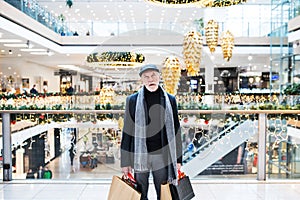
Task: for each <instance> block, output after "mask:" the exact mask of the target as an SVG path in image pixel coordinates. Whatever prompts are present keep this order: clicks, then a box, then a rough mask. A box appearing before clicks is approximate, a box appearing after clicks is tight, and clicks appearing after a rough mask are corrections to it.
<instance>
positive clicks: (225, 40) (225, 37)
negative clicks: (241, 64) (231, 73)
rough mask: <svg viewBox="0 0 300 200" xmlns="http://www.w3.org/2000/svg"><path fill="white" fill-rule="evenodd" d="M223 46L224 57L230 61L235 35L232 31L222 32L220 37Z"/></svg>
mask: <svg viewBox="0 0 300 200" xmlns="http://www.w3.org/2000/svg"><path fill="white" fill-rule="evenodd" d="M220 41H221V42H220V43H221V48H222V52H223V58H224V59H225V60H226V61H229V60H230V58H231V57H232V50H233V47H234V37H233V34H232V33H231V32H230V31H225V32H223V33H222V36H221V38H220Z"/></svg>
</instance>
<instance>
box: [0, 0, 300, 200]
mask: <svg viewBox="0 0 300 200" xmlns="http://www.w3.org/2000/svg"><path fill="white" fill-rule="evenodd" d="M145 64H155V65H156V66H157V67H158V68H159V70H160V75H161V82H160V83H161V86H162V87H163V88H164V89H165V90H166V91H167V92H168V93H170V94H172V95H174V96H175V97H176V100H177V107H178V113H179V120H180V130H181V136H182V147H183V152H182V155H183V164H182V171H183V172H185V174H186V175H188V176H189V178H190V180H191V182H192V186H193V189H194V193H195V197H194V199H216V200H218V199H261V200H265V199H299V197H300V192H299V191H300V190H299V189H300V181H299V180H300V179H299V178H300V150H299V145H300V122H299V118H300V112H299V110H300V1H299V0H290V1H283V0H269V1H266V0H228V1H225V0H189V1H182V0H172V1H168V0H114V1H112V0H82V1H77V0H2V1H0V89H1V90H0V106H1V110H0V113H1V123H0V126H1V129H0V132H1V141H0V148H1V154H0V171H1V173H0V179H1V180H2V183H1V184H0V199H22V200H23V199H99V198H100V199H107V196H108V193H109V189H110V184H111V181H112V177H113V176H114V175H116V176H122V173H121V167H120V142H121V140H122V128H123V126H124V121H123V119H124V109H125V101H126V97H127V96H128V95H131V94H133V93H135V92H136V91H138V90H139V89H140V88H141V81H140V76H139V70H140V68H141V67H142V66H144V65H145ZM39 168H43V170H44V171H43V172H45V171H47V169H48V170H50V172H51V173H50V174H51V175H49V177H48V176H47V177H46V176H45V175H44V176H43V177H40V173H39ZM43 174H45V173H43ZM48 178H50V180H47V179H48ZM150 179H151V184H150V188H149V199H151V200H152V199H156V196H155V190H154V186H153V181H152V178H150Z"/></svg>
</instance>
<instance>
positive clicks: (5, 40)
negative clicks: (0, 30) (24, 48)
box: [0, 39, 22, 43]
mask: <svg viewBox="0 0 300 200" xmlns="http://www.w3.org/2000/svg"><path fill="white" fill-rule="evenodd" d="M17 42H22V40H18V39H0V43H17Z"/></svg>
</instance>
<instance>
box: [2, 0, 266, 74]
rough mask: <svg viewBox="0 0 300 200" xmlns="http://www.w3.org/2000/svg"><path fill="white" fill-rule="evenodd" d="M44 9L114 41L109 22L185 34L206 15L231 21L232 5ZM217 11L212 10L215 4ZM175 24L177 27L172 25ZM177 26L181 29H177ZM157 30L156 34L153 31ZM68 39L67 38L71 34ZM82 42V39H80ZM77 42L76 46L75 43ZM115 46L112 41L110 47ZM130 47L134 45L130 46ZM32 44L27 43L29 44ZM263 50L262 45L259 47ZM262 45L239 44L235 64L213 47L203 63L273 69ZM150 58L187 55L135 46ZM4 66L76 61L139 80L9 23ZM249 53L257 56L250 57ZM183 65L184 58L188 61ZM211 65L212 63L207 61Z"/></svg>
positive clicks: (134, 3) (91, 1)
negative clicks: (10, 44)
mask: <svg viewBox="0 0 300 200" xmlns="http://www.w3.org/2000/svg"><path fill="white" fill-rule="evenodd" d="M36 2H37V3H38V5H40V6H41V8H43V9H45V10H47V11H49V12H50V13H51V14H52V15H54V16H58V15H60V14H63V15H64V16H65V17H66V22H67V24H68V25H69V26H70V27H71V28H70V29H71V31H75V30H76V31H77V32H78V33H79V36H83V37H84V36H85V33H86V32H87V30H88V31H90V32H91V34H92V35H91V36H89V37H93V36H97V35H101V36H106V37H107V36H109V38H110V40H111V41H113V40H114V37H111V36H110V34H111V32H112V31H113V30H115V29H114V28H111V27H109V26H108V25H109V24H112V23H114V24H119V26H120V29H119V30H120V32H119V33H114V34H115V37H116V38H117V37H119V36H122V35H126V36H128V33H130V35H129V37H130V36H131V37H135V36H137V35H140V34H142V35H145V36H149V35H151V34H170V33H171V32H172V30H173V32H172V33H173V34H175V35H182V37H183V34H184V33H186V32H188V31H189V30H190V29H191V27H194V25H195V24H194V20H195V19H199V18H202V17H205V16H206V15H213V14H214V15H213V16H214V18H215V19H219V20H226V17H225V18H224V15H226V13H227V14H228V10H226V9H223V8H221V9H215V10H210V11H208V10H207V9H205V8H197V7H187V8H174V7H166V6H157V5H154V4H151V3H148V2H146V1H141V0H123V1H121V0H114V1H112V0H97V1H96V0H85V1H84V0H83V1H74V2H73V6H72V7H71V8H69V7H68V6H66V3H65V1H64V0H37V1H36ZM262 2H263V3H264V4H265V3H266V2H265V1H249V3H247V4H249V5H253V4H261V3H262ZM210 9H211V8H210ZM92 22H94V23H95V24H96V22H101V23H102V24H107V26H105V27H101V26H96V25H95V24H94V26H93V30H91V29H90V28H91V26H90V24H91V23H92ZM141 25H143V27H145V28H148V29H147V30H148V31H147V32H145V31H144V30H145V29H144V28H143V29H142V31H141V30H140V27H141ZM165 26H170V27H167V29H168V30H170V31H165V33H163V32H160V33H157V30H158V29H161V28H163V29H166V27H165ZM172 27H174V28H173V29H172ZM176 27H180V30H177V29H176ZM151 30H152V31H153V30H156V32H155V33H154V32H151ZM65 37H67V36H65ZM3 39H19V40H21V42H20V43H23V44H26V43H28V41H29V43H30V45H34V48H38V49H45V52H46V53H47V52H49V53H53V55H47V54H45V55H32V54H30V52H24V51H21V50H20V49H21V48H19V47H7V46H4V44H5V43H3V42H1V40H3ZM75 41H76V40H75ZM111 41H105V42H103V43H104V44H105V43H107V44H109V43H111ZM75 46H76V45H75ZM108 46H109V45H108ZM129 46H130V45H129ZM25 48H26V47H25ZM118 48H119V47H116V46H115V47H114V49H111V51H118V50H119V49H118ZM256 48H257V49H256ZM258 48H260V47H255V48H248V49H247V48H240V47H235V49H234V54H233V57H232V59H231V60H230V62H226V61H224V59H223V57H222V52H221V50H220V48H219V49H218V50H217V51H216V53H214V54H213V56H212V55H211V54H210V53H209V51H208V49H206V50H204V51H203V54H202V57H203V59H202V63H203V64H204V65H205V63H210V64H209V65H213V66H217V67H226V66H230V67H232V66H244V67H247V66H249V64H250V66H252V70H253V69H254V70H257V71H268V70H269V68H268V65H269V60H270V55H269V49H268V48H264V50H261V49H262V48H261V49H260V50H259V49H258ZM131 49H133V50H134V49H135V50H137V51H139V52H141V53H143V54H144V55H145V57H146V61H147V62H151V63H155V64H158V65H161V64H162V62H163V60H164V59H165V58H166V57H167V56H168V55H170V54H175V55H177V56H179V57H180V58H182V47H180V46H179V47H176V48H173V49H172V52H171V51H170V50H169V49H168V48H160V47H154V46H152V45H149V46H148V47H147V48H143V47H141V48H137V47H132V48H131ZM0 50H1V52H0V65H1V68H2V67H9V66H12V65H14V64H15V65H17V64H18V62H19V61H20V60H26V62H31V63H36V64H38V65H41V66H45V67H51V68H55V69H63V68H62V67H59V66H58V65H62V64H64V65H75V66H77V67H79V68H84V69H86V70H89V72H86V71H85V72H83V73H85V74H88V75H93V76H103V75H107V77H113V79H115V80H116V79H118V78H120V79H123V80H124V79H133V78H138V76H137V71H136V70H135V69H133V68H130V69H128V68H126V69H115V68H112V69H111V70H108V69H107V68H97V69H94V68H89V67H87V66H86V62H85V58H86V56H87V55H88V54H89V53H92V52H81V53H72V51H70V52H69V53H59V52H56V51H54V50H52V48H51V47H49V46H47V45H41V44H40V43H37V42H35V41H34V40H31V38H25V37H22V36H20V35H18V34H16V33H12V32H10V31H8V29H7V27H3V26H1V24H0ZM10 50H11V51H12V54H9V51H10ZM93 51H94V52H98V51H101V50H100V48H95V49H94V50H93ZM249 55H251V56H252V59H249V58H248V57H249ZM182 63H183V61H182ZM206 65H207V64H206Z"/></svg>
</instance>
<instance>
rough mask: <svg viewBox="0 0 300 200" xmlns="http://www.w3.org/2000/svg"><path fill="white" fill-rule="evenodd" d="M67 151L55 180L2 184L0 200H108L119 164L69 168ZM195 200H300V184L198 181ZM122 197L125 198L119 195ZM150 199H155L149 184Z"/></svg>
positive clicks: (55, 171) (232, 179)
mask: <svg viewBox="0 0 300 200" xmlns="http://www.w3.org/2000/svg"><path fill="white" fill-rule="evenodd" d="M67 152H68V151H66V152H65V153H63V154H62V155H61V156H60V157H59V158H57V159H55V160H53V161H51V162H50V163H49V164H48V165H47V166H48V167H49V168H50V169H51V170H52V172H53V179H51V180H43V179H34V180H28V179H27V180H26V179H21V178H13V180H12V181H7V182H2V184H0V199H5V200H8V199H13V200H27V199H28V200H29V199H36V200H43V199H47V200H54V199H55V200H60V199H62V200H63V199H64V200H73V199H74V200H94V199H95V200H106V199H107V195H108V192H109V188H110V183H111V178H112V176H113V175H118V176H120V175H121V173H120V170H119V163H118V162H115V163H114V164H105V165H104V164H98V166H97V167H96V168H94V169H90V168H88V167H85V168H83V167H82V166H81V164H80V163H79V159H78V158H77V157H75V160H74V166H73V167H71V166H70V159H69V155H68V153H67ZM191 182H192V185H193V189H194V192H195V195H196V196H195V197H194V199H195V200H227V199H228V200H255V199H257V200H299V199H300V180H284V181H282V180H268V181H257V180H255V177H249V178H248V179H247V178H246V179H245V177H243V178H241V177H214V178H213V177H197V178H195V179H191ZM120 195H122V194H120ZM149 199H150V200H154V199H156V195H155V190H154V186H153V184H152V181H151V184H150V189H149Z"/></svg>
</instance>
